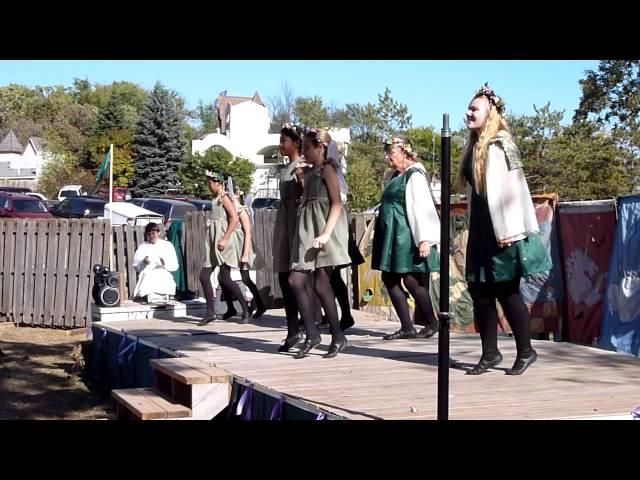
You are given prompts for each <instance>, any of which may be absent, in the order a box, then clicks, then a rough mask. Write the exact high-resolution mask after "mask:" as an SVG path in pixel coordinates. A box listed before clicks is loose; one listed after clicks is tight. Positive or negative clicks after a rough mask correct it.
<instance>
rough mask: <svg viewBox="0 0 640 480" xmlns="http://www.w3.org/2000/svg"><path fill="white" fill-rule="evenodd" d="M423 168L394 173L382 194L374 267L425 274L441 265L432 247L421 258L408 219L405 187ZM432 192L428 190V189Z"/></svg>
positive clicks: (374, 242)
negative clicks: (424, 256)
mask: <svg viewBox="0 0 640 480" xmlns="http://www.w3.org/2000/svg"><path fill="white" fill-rule="evenodd" d="M416 172H419V173H420V175H424V174H423V173H422V172H421V171H420V170H418V169H415V168H410V169H408V170H406V171H405V173H404V174H400V175H395V176H394V177H393V178H392V179H391V180H390V181H389V183H387V186H386V187H385V189H384V192H383V193H382V202H381V204H380V209H379V211H378V217H377V218H376V224H375V228H374V233H373V247H372V253H371V268H372V269H373V270H382V271H384V272H395V273H408V272H416V273H426V272H430V271H437V270H438V269H439V267H440V263H439V256H438V248H437V247H436V246H435V245H432V246H431V250H430V252H429V255H428V256H427V257H426V258H422V257H420V254H419V251H418V247H416V245H415V242H414V241H413V235H412V234H411V228H410V227H409V220H408V218H407V207H406V201H405V197H406V189H407V182H408V181H409V179H410V178H411V175H413V174H414V173H416ZM425 195H429V192H425Z"/></svg>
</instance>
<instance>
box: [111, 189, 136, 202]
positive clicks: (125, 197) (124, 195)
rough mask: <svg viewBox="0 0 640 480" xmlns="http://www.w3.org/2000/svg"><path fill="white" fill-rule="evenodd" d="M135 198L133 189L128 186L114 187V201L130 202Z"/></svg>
mask: <svg viewBox="0 0 640 480" xmlns="http://www.w3.org/2000/svg"><path fill="white" fill-rule="evenodd" d="M132 198H133V195H131V190H129V189H128V188H127V187H113V201H114V202H128V201H129V200H131V199H132Z"/></svg>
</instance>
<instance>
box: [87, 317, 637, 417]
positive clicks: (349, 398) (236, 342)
mask: <svg viewBox="0 0 640 480" xmlns="http://www.w3.org/2000/svg"><path fill="white" fill-rule="evenodd" d="M353 315H354V318H355V320H356V326H355V327H353V328H351V329H350V330H349V331H348V333H349V335H347V338H348V341H349V345H348V346H347V348H346V350H345V351H344V352H342V353H340V354H339V355H338V356H337V357H336V358H333V359H324V358H322V354H324V353H326V351H327V349H328V346H329V343H330V335H329V334H328V331H327V330H324V331H323V344H322V346H321V347H319V348H316V349H314V350H312V352H311V354H310V356H309V357H307V358H304V359H300V360H296V359H294V358H292V357H293V353H289V354H282V353H277V351H276V350H277V347H278V346H279V345H280V343H281V342H282V340H283V339H284V337H285V336H286V328H285V327H284V324H285V319H284V311H283V310H282V309H280V310H270V311H268V313H267V314H266V315H264V316H263V317H262V318H260V319H259V320H251V322H252V323H250V324H248V325H241V324H239V323H236V322H237V319H232V320H231V321H218V322H212V323H210V324H209V325H207V326H205V327H198V326H197V323H198V321H199V320H200V318H198V317H193V316H185V317H180V318H174V319H153V318H152V319H142V320H110V321H103V322H100V323H96V324H95V326H101V327H105V328H107V329H109V330H118V331H119V330H122V329H124V330H125V332H126V333H127V334H128V335H136V336H139V337H141V338H140V340H141V341H142V342H144V343H147V344H150V345H154V346H162V347H165V348H167V349H169V350H172V351H175V352H176V355H183V356H188V357H196V358H198V359H200V360H203V361H206V362H209V363H210V364H211V365H215V366H217V367H219V368H222V369H225V370H227V371H228V372H230V373H232V374H233V375H234V376H235V377H237V378H238V379H240V380H241V379H246V380H248V381H251V382H253V383H254V384H255V385H260V386H263V387H267V388H268V389H271V390H274V391H276V392H279V393H282V394H284V395H285V396H287V397H288V398H292V399H296V401H297V402H298V403H302V404H307V405H308V404H310V405H314V406H316V407H319V408H321V409H322V410H325V411H328V412H332V413H334V414H335V415H337V416H339V417H344V418H347V419H374V420H380V419H385V420H398V419H403V420H404V419H416V420H432V419H436V417H437V381H438V380H437V379H438V375H437V370H438V366H437V364H438V356H437V351H438V339H437V338H438V337H437V335H436V336H435V337H433V338H430V339H415V340H396V341H391V342H387V341H383V340H382V335H384V334H385V333H389V332H392V331H394V330H396V329H397V328H398V324H397V323H395V322H388V321H385V320H379V319H377V318H376V317H375V316H374V315H372V314H369V313H364V312H360V311H355V310H354V311H353ZM533 344H534V348H535V349H536V350H537V351H538V361H537V362H536V363H535V364H533V366H531V367H530V369H529V370H527V372H526V373H525V374H524V375H522V376H509V375H505V374H504V370H506V369H507V368H509V367H511V365H512V364H513V361H514V359H515V342H514V340H513V338H508V337H499V345H500V349H501V351H502V353H503V356H504V362H503V364H502V365H500V366H499V367H498V368H497V369H495V370H492V371H490V372H488V373H486V374H484V375H479V376H470V375H465V368H469V367H471V366H472V365H474V364H475V363H476V361H477V360H478V359H479V356H480V338H479V336H478V335H477V334H459V333H452V334H451V357H452V358H453V359H454V360H455V361H456V366H455V367H454V368H451V369H450V391H449V393H450V400H449V408H450V410H449V412H450V413H449V418H450V419H452V420H463V419H465V420H466V419H474V420H489V419H505V420H507V419H509V420H512V419H514V420H521V419H560V418H594V419H598V418H613V419H617V418H620V419H625V418H628V419H631V415H630V412H631V410H632V409H633V408H634V407H635V406H636V405H638V404H640V359H639V358H636V357H633V356H629V355H624V354H618V353H613V352H607V351H603V350H599V349H596V348H591V347H585V346H578V345H573V344H569V343H555V342H550V341H541V340H534V341H533Z"/></svg>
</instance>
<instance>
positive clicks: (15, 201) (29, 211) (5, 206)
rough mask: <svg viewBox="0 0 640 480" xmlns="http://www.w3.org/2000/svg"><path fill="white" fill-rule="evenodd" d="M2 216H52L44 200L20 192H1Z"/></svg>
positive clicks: (0, 214) (0, 213)
mask: <svg viewBox="0 0 640 480" xmlns="http://www.w3.org/2000/svg"><path fill="white" fill-rule="evenodd" d="M0 217H10V218H51V217H52V215H51V214H50V213H49V212H48V211H47V207H46V206H45V205H44V203H43V202H42V200H39V199H37V198H33V197H28V196H27V195H21V194H19V193H8V192H0Z"/></svg>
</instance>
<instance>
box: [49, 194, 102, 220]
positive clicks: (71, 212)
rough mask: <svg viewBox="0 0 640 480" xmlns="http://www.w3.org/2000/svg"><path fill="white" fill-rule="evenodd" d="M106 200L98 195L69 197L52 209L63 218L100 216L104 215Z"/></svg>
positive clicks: (54, 213) (57, 215) (55, 214)
mask: <svg viewBox="0 0 640 480" xmlns="http://www.w3.org/2000/svg"><path fill="white" fill-rule="evenodd" d="M106 203H107V202H105V201H104V200H103V199H102V198H98V197H87V196H83V197H68V198H65V199H64V200H62V201H61V202H60V203H59V204H58V205H56V206H55V207H53V208H52V209H51V213H53V215H54V216H56V217H61V218H98V217H103V216H104V206H105V204H106Z"/></svg>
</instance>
